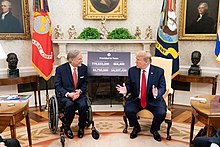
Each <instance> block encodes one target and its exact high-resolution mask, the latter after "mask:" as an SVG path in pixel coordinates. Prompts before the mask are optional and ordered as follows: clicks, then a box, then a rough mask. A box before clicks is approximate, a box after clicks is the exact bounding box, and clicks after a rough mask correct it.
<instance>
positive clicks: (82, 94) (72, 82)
mask: <svg viewBox="0 0 220 147" xmlns="http://www.w3.org/2000/svg"><path fill="white" fill-rule="evenodd" d="M67 60H68V62H67V63H64V64H62V65H60V66H58V67H57V68H56V73H55V78H54V85H55V91H56V97H57V100H58V103H59V104H62V106H63V107H64V117H63V118H62V119H61V120H62V128H63V129H64V133H65V135H66V136H67V137H68V138H71V139H72V138H73V132H72V130H71V128H70V126H71V123H72V121H73V119H74V116H75V113H76V112H75V111H76V110H78V113H79V122H78V126H79V130H78V137H79V138H82V137H83V136H84V128H85V125H86V117H87V114H86V111H87V109H88V104H87V96H86V87H87V82H88V81H87V66H86V65H84V64H82V62H83V59H82V54H81V52H80V51H78V50H73V51H69V53H68V55H67Z"/></svg>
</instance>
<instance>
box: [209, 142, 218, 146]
mask: <svg viewBox="0 0 220 147" xmlns="http://www.w3.org/2000/svg"><path fill="white" fill-rule="evenodd" d="M210 147H219V146H218V145H217V144H216V143H212V144H211V146H210Z"/></svg>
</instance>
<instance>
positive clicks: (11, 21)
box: [0, 0, 31, 40]
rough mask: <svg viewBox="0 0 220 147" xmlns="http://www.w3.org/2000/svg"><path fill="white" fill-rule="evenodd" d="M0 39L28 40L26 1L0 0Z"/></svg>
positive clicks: (28, 15) (28, 25) (28, 23)
mask: <svg viewBox="0 0 220 147" xmlns="http://www.w3.org/2000/svg"><path fill="white" fill-rule="evenodd" d="M0 2H1V10H0V39H1V40H22V39H23V40H25V39H30V38H31V34H30V14H29V9H28V7H29V5H28V0H0Z"/></svg>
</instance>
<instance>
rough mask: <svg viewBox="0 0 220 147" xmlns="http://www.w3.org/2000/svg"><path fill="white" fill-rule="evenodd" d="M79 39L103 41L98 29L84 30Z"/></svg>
mask: <svg viewBox="0 0 220 147" xmlns="http://www.w3.org/2000/svg"><path fill="white" fill-rule="evenodd" d="M77 39H85V40H88V39H101V33H100V32H99V31H98V30H97V29H96V28H91V27H87V28H84V29H83V31H82V32H81V33H80V35H79V36H78V37H77Z"/></svg>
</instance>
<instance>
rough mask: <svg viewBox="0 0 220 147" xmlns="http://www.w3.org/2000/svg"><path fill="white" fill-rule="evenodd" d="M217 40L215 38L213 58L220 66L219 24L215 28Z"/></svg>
mask: <svg viewBox="0 0 220 147" xmlns="http://www.w3.org/2000/svg"><path fill="white" fill-rule="evenodd" d="M217 30H218V31H217V38H216V46H215V55H214V58H215V59H216V61H217V62H218V63H219V64H220V24H219V23H218V27H217Z"/></svg>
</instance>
